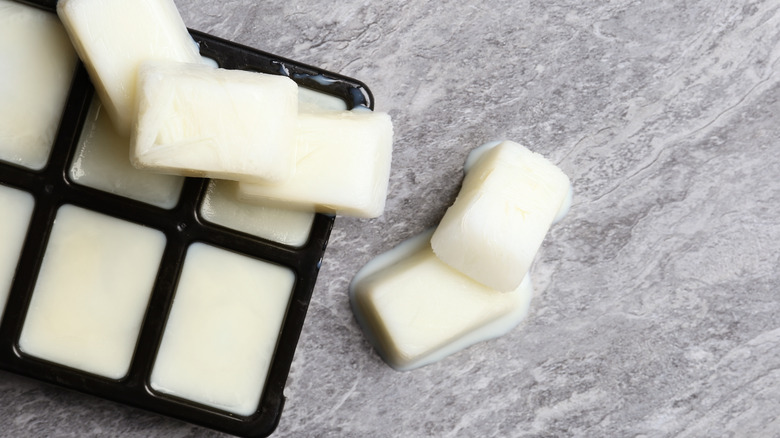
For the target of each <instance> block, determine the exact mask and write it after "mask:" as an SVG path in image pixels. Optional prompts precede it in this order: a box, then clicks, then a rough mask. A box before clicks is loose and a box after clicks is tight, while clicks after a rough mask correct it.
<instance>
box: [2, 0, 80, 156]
mask: <svg viewBox="0 0 780 438" xmlns="http://www.w3.org/2000/svg"><path fill="white" fill-rule="evenodd" d="M76 61H77V57H76V52H75V51H74V50H73V46H71V44H70V40H68V35H67V34H66V33H65V29H64V28H63V27H62V25H61V24H60V22H59V20H58V19H57V16H55V15H54V14H52V13H49V12H45V11H42V10H40V9H37V8H33V7H30V6H26V5H23V4H21V3H18V2H16V1H10V0H0V96H2V97H0V160H3V161H7V162H10V163H14V164H17V165H20V166H24V167H28V168H31V169H36V170H38V169H42V168H43V167H44V166H45V165H46V162H47V161H48V159H49V152H50V151H51V148H52V145H53V143H54V136H55V134H56V133H57V128H58V126H59V123H60V118H61V114H62V111H63V109H64V107H65V100H66V99H67V97H68V91H69V89H70V83H71V81H72V79H73V72H74V71H75V68H76Z"/></svg>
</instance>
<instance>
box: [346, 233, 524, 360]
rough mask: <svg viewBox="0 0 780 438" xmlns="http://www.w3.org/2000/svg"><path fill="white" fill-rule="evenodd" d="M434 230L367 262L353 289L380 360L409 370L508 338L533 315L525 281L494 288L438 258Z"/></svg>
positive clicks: (354, 305)
mask: <svg viewBox="0 0 780 438" xmlns="http://www.w3.org/2000/svg"><path fill="white" fill-rule="evenodd" d="M429 240H430V232H428V233H423V234H421V235H419V236H416V237H414V238H412V239H409V240H407V241H405V242H403V243H402V244H400V245H398V246H397V247H395V248H393V249H391V250H390V251H388V252H386V253H384V254H382V255H380V256H378V257H377V258H375V259H374V260H372V261H371V262H369V263H368V264H366V265H365V266H364V267H363V268H362V269H361V270H360V271H359V272H358V274H357V275H356V276H355V278H354V279H353V281H352V283H351V284H350V302H351V304H352V310H353V312H354V314H355V317H356V319H357V320H358V322H359V323H360V325H361V327H362V328H363V331H364V333H365V334H366V337H367V338H368V339H369V340H370V341H371V343H372V345H373V346H374V347H375V348H376V350H377V351H378V352H379V354H380V355H381V356H382V358H383V359H384V360H385V361H386V362H387V363H388V364H389V365H390V366H392V367H393V368H395V369H398V370H410V369H414V368H418V367H421V366H423V365H427V364H430V363H432V362H435V361H438V360H440V359H443V358H445V357H447V356H449V355H451V354H454V353H456V352H458V351H461V350H462V349H464V348H466V347H468V346H470V345H473V344H475V343H477V342H481V341H484V340H488V339H492V338H496V337H498V336H502V335H504V334H506V333H507V332H508V331H510V330H511V329H512V328H514V327H515V326H517V324H519V323H520V322H521V321H522V320H523V319H524V318H525V316H526V314H527V313H528V308H529V305H530V302H531V299H532V297H533V288H532V286H531V281H530V279H528V277H526V279H525V280H524V281H523V282H522V283H521V285H520V286H519V287H517V288H516V289H515V290H513V291H511V292H500V291H496V290H492V289H490V288H488V287H486V286H484V285H482V284H480V283H477V282H476V281H474V280H472V279H471V278H469V277H467V276H465V275H463V274H461V273H460V272H458V271H456V270H455V269H452V268H451V267H449V266H447V265H446V264H444V263H443V262H442V261H441V260H439V259H438V258H437V257H436V256H435V255H434V254H433V251H432V250H431V247H430V245H429V244H428V242H429Z"/></svg>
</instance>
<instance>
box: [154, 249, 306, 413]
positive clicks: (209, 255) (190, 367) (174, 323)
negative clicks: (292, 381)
mask: <svg viewBox="0 0 780 438" xmlns="http://www.w3.org/2000/svg"><path fill="white" fill-rule="evenodd" d="M294 283H295V275H294V274H293V272H292V271H291V270H290V269H288V268H285V267H282V266H278V265H274V264H271V263H268V262H264V261H262V260H257V259H252V258H249V257H246V256H243V255H240V254H236V253H233V252H230V251H226V250H223V249H220V248H216V247H213V246H210V245H206V244H202V243H195V244H193V245H192V246H190V248H189V249H188V251H187V256H186V259H185V261H184V267H183V270H182V273H181V278H180V279H179V284H178V286H177V288H176V294H175V296H174V299H173V307H172V308H171V312H170V314H169V316H168V320H167V322H166V324H165V331H164V333H163V338H162V341H161V344H160V348H159V350H158V353H157V358H156V360H155V363H154V368H153V370H152V375H151V386H152V388H153V389H154V390H156V391H159V392H162V393H165V394H171V395H174V396H176V397H180V398H184V399H188V400H191V401H194V402H197V403H201V404H204V405H208V406H213V407H215V408H218V409H222V410H225V411H228V412H231V413H234V414H238V415H246V416H248V415H251V414H253V413H254V412H255V411H256V410H257V407H258V405H259V403H260V397H261V394H262V392H263V387H264V386H265V380H266V377H267V375H268V368H269V365H270V363H271V359H272V357H273V354H274V351H275V349H276V343H277V340H278V338H279V333H280V330H281V327H282V322H283V321H284V317H285V314H286V312H287V306H288V304H289V302H290V296H291V293H292V288H293V284H294Z"/></svg>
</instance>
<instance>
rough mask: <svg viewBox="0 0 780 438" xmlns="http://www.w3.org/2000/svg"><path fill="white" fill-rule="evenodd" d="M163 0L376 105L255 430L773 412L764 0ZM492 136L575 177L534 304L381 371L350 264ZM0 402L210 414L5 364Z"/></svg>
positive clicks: (106, 417)
mask: <svg viewBox="0 0 780 438" xmlns="http://www.w3.org/2000/svg"><path fill="white" fill-rule="evenodd" d="M177 3H178V5H179V7H180V8H181V12H182V15H183V17H184V21H185V23H186V24H187V25H188V26H189V27H191V28H194V29H197V30H201V31H204V32H207V33H210V34H213V35H216V36H219V37H222V38H226V39H229V40H232V41H235V42H238V43H242V44H245V45H248V46H251V47H255V48H258V49H261V50H264V51H268V52H271V53H275V54H277V55H281V56H284V57H287V58H291V59H295V60H298V61H302V62H305V63H307V64H311V65H316V66H319V67H322V68H325V69H327V70H330V71H334V72H338V73H342V74H345V75H347V76H350V77H354V78H356V79H359V80H361V81H363V82H365V83H366V84H367V85H368V86H369V88H370V89H371V90H372V91H373V93H374V97H375V99H376V109H377V110H380V111H386V112H389V113H390V114H391V115H392V117H393V120H394V125H395V151H394V156H393V170H392V175H391V179H390V188H389V196H388V202H387V209H386V212H385V214H384V215H383V216H382V217H380V218H378V219H372V220H357V219H349V218H338V219H337V220H336V224H335V228H334V229H333V233H332V238H331V241H330V246H329V248H328V251H327V253H326V257H325V259H324V263H323V268H322V271H321V273H320V277H319V281H318V286H317V288H316V290H315V293H314V297H313V300H312V302H311V305H310V308H309V313H308V318H307V321H306V324H305V326H304V330H303V333H302V336H301V339H300V342H299V346H298V350H297V352H296V356H295V360H294V362H293V366H292V371H291V374H290V377H289V380H288V384H287V388H286V391H285V393H286V395H287V403H286V406H285V412H284V414H283V416H282V420H281V423H280V424H279V427H278V429H277V432H276V433H275V434H274V435H273V436H274V437H279V438H281V437H401V436H403V437H423V436H432V437H568V436H574V437H603V436H606V437H668V436H675V437H712V436H736V437H747V436H751V437H758V436H761V437H770V436H780V419H778V412H780V372H778V369H780V269H778V268H779V267H780V251H779V250H778V242H779V241H780V219H778V211H780V149H778V143H780V140H778V138H780V123H779V122H780V73H778V72H777V70H778V58H780V32H778V29H780V1H779V0H765V1H761V0H756V1H752V0H747V1H735V0H724V1H719V2H712V1H705V0H692V1H689V2H675V1H668V0H666V1H660V2H638V1H633V0H632V1H627V0H618V1H610V2H601V1H585V2H580V1H569V0H551V1H545V2H537V1H534V2H528V1H519V2H518V1H508V0H488V1H484V2H425V1H420V0H413V1H408V2H367V1H354V0H347V1H344V2H337V3H333V2H323V3H319V4H313V3H312V2H308V1H301V0H288V1H285V2H273V1H264V2H255V1H249V0H231V1H225V2H216V1H210V0H192V1H189V2H184V1H178V2H177ZM495 139H512V140H515V141H518V142H521V143H523V144H525V145H527V146H528V147H529V148H531V149H532V150H535V151H538V152H540V153H542V154H544V155H546V156H547V157H549V158H550V159H551V160H552V161H553V162H555V163H557V164H558V165H559V166H560V167H561V168H562V169H563V170H564V171H565V172H566V173H567V174H568V175H569V176H570V177H571V180H572V182H573V186H574V192H575V198H574V203H573V206H572V209H571V212H570V214H569V215H568V216H567V217H566V218H565V219H564V220H563V221H562V222H561V223H559V224H558V225H556V226H554V227H553V228H552V229H551V231H550V233H549V234H548V236H547V239H546V240H545V242H544V245H543V247H542V249H541V251H540V253H539V254H538V256H537V259H536V262H535V264H534V267H533V269H532V279H533V282H534V284H535V292H536V295H535V298H534V300H533V302H532V305H531V311H530V314H529V316H528V318H527V320H526V321H525V322H524V323H522V324H521V325H520V326H518V327H517V328H516V329H514V330H513V331H512V332H510V333H509V334H508V335H506V336H504V337H501V338H499V339H497V340H493V341H488V342H484V343H481V344H478V345H475V346H473V347H471V348H469V349H467V350H465V351H463V352H461V353H459V354H456V355H454V356H451V357H449V358H447V359H446V360H444V361H441V362H438V363H436V364H433V365H430V366H427V367H424V368H421V369H418V370H415V371H411V372H397V371H394V370H392V369H391V368H390V367H388V366H387V365H385V364H384V362H382V361H381V359H380V358H379V357H378V356H377V354H376V353H375V352H374V351H373V350H372V348H371V347H370V345H369V344H368V342H367V341H366V339H365V338H364V336H363V334H362V332H361V330H360V328H359V327H358V325H357V324H356V322H355V320H354V318H353V316H352V313H351V311H350V308H349V302H348V298H347V285H348V283H349V281H350V280H351V278H352V276H353V275H354V274H355V272H356V271H357V270H358V269H359V268H360V267H361V266H363V264H365V263H366V262H367V261H368V260H370V259H371V258H372V257H374V256H375V255H377V254H379V253H381V252H383V251H386V250H388V249H390V248H392V247H393V246H395V245H396V244H398V243H399V242H400V241H402V240H404V239H406V238H408V237H410V236H412V235H415V234H417V233H419V232H421V231H423V230H424V229H426V228H428V227H430V226H432V225H434V224H436V223H437V222H438V220H439V219H440V218H441V216H442V215H443V214H444V211H445V209H446V208H447V207H448V206H449V204H450V203H451V202H452V201H453V200H454V197H455V195H456V194H457V191H458V189H459V185H460V181H461V178H462V165H463V161H464V158H465V157H466V155H467V153H468V152H469V150H471V149H472V148H474V147H476V146H479V145H480V144H483V143H485V142H487V141H490V140H495ZM773 145H774V146H773ZM0 418H2V419H3V422H2V426H0V435H2V436H8V437H21V436H35V437H38V436H73V437H76V436H78V437H85V436H122V437H166V438H170V437H195V436H198V437H201V436H203V437H209V436H213V437H216V436H223V435H222V434H219V433H216V432H213V431H210V430H207V429H203V428H200V427H197V426H192V425H188V424H185V423H182V422H179V421H175V420H171V419H168V418H165V417H160V416H157V415H153V414H149V413H146V412H144V411H140V410H137V409H132V408H128V407H125V406H121V405H118V404H115V403H110V402H105V401H102V400H100V399H96V398H93V397H89V396H85V395H81V394H77V393H73V392H70V391H66V390H62V389H59V388H55V387H51V386H48V385H44V384H41V383H38V382H35V381H32V380H28V379H24V378H21V377H17V376H16V375H12V374H9V373H5V372H2V373H0Z"/></svg>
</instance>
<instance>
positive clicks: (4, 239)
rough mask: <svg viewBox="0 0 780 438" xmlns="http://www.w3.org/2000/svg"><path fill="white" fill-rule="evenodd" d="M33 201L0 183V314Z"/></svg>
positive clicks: (28, 195) (21, 192)
mask: <svg viewBox="0 0 780 438" xmlns="http://www.w3.org/2000/svg"><path fill="white" fill-rule="evenodd" d="M34 204H35V201H34V200H33V197H32V195H31V194H29V193H27V192H23V191H21V190H17V189H14V188H11V187H7V186H4V185H0V205H2V206H3V214H1V215H0V242H1V243H2V244H0V318H1V317H2V315H3V309H5V303H6V301H7V300H8V293H9V292H10V291H11V284H12V282H13V279H14V274H15V272H16V265H17V263H18V262H19V255H20V253H21V251H22V245H23V244H24V238H25V236H26V235H27V228H28V227H29V225H30V216H31V215H32V210H33V205H34Z"/></svg>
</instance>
